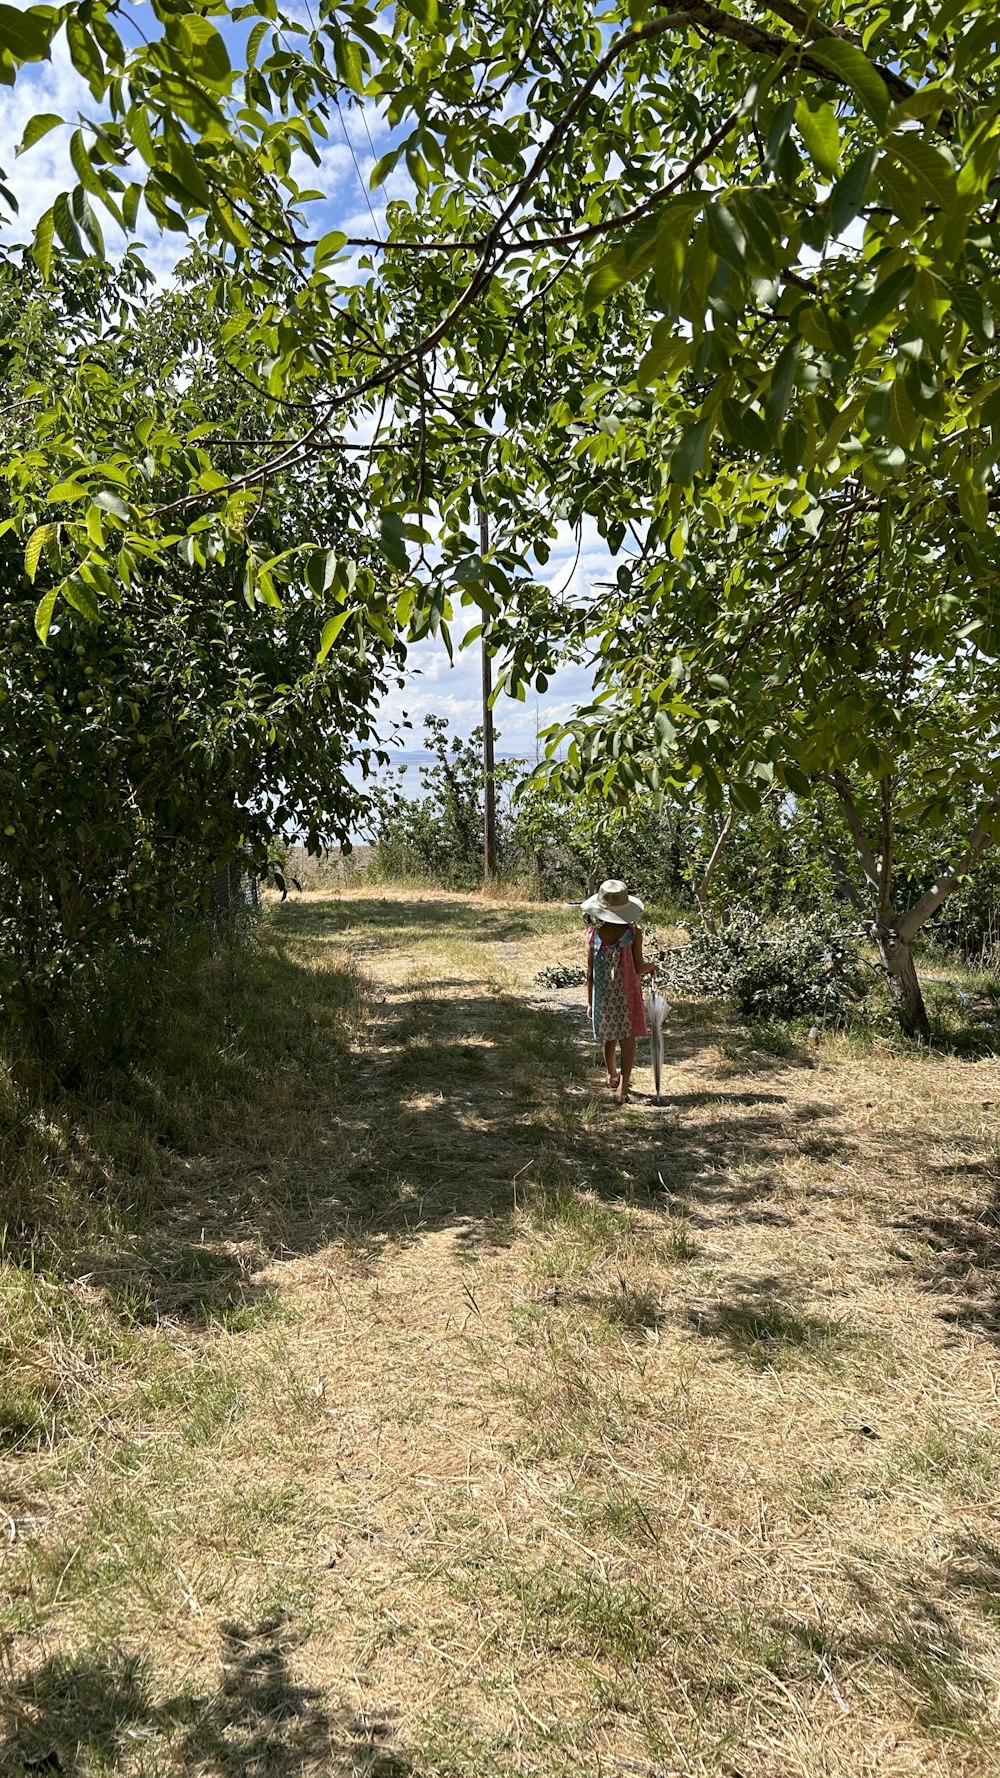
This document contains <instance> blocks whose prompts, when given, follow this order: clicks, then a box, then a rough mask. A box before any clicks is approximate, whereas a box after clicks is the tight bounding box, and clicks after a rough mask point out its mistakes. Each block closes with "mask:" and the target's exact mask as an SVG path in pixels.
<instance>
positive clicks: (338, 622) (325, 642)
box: [316, 605, 357, 666]
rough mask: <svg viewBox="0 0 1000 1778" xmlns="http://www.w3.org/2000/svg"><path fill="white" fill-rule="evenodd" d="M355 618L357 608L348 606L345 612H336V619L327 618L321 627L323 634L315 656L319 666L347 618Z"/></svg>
mask: <svg viewBox="0 0 1000 1778" xmlns="http://www.w3.org/2000/svg"><path fill="white" fill-rule="evenodd" d="M356 616H357V607H356V606H353V605H350V606H348V608H347V610H346V611H338V612H337V615H336V617H329V618H327V620H326V623H325V624H324V625H323V634H322V636H321V637H320V643H319V653H318V654H317V656H316V659H317V661H318V663H319V665H320V666H322V665H323V662H324V661H325V660H326V657H327V655H328V654H329V652H330V650H331V648H332V647H333V645H334V643H335V642H336V640H337V637H338V636H339V635H340V632H341V630H342V629H343V627H344V625H345V624H346V622H347V620H348V618H351V617H356Z"/></svg>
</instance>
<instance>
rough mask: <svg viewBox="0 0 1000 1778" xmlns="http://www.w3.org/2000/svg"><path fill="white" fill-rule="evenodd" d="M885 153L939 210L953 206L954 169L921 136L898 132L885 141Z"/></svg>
mask: <svg viewBox="0 0 1000 1778" xmlns="http://www.w3.org/2000/svg"><path fill="white" fill-rule="evenodd" d="M886 153H887V154H891V155H893V156H894V157H895V159H896V160H898V161H901V162H902V164H903V166H904V167H906V168H907V170H908V171H909V172H911V173H912V174H913V175H914V177H915V178H917V179H919V181H920V182H921V184H922V185H923V186H925V187H926V189H927V191H929V192H930V195H931V197H932V198H933V199H934V201H935V203H936V204H940V206H941V208H942V209H944V210H947V209H949V208H950V207H951V205H953V204H955V203H956V202H957V200H958V191H957V187H956V179H955V168H954V167H953V166H952V164H951V162H950V161H949V160H948V159H947V157H946V156H945V155H944V154H943V153H942V151H941V150H940V149H939V148H935V146H934V144H933V142H928V141H927V139H926V137H925V136H916V135H913V134H911V132H910V131H908V130H906V131H901V132H900V133H899V134H897V135H895V136H891V137H890V138H889V141H888V142H887V143H886Z"/></svg>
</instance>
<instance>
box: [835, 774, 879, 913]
mask: <svg viewBox="0 0 1000 1778" xmlns="http://www.w3.org/2000/svg"><path fill="white" fill-rule="evenodd" d="M830 782H831V783H832V785H833V788H834V790H835V791H836V792H837V795H838V797H839V798H840V806H841V808H842V809H843V811H844V820H845V821H846V822H847V826H848V828H849V830H850V835H851V838H852V840H853V841H854V849H855V851H856V852H857V855H858V859H859V861H860V864H861V868H862V870H863V871H864V873H865V881H866V882H867V884H868V887H869V889H870V890H871V891H872V894H873V895H874V896H875V898H876V900H877V899H878V893H879V871H878V865H877V864H876V862H875V854H874V852H873V851H872V846H871V841H870V840H869V838H868V835H867V834H866V832H865V830H864V827H863V826H862V824H861V816H860V815H859V814H858V805H857V803H856V802H855V800H854V790H853V788H852V786H851V783H850V780H849V779H848V778H847V777H846V776H845V774H844V773H843V772H841V771H836V772H834V773H833V775H832V778H831V780H830Z"/></svg>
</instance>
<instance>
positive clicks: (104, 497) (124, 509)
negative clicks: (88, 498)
mask: <svg viewBox="0 0 1000 1778" xmlns="http://www.w3.org/2000/svg"><path fill="white" fill-rule="evenodd" d="M94 505H95V506H99V507H100V509H101V511H102V512H110V513H113V515H114V517H115V518H116V519H125V520H128V519H130V518H131V517H132V514H131V512H130V510H129V508H128V506H127V505H126V504H125V501H124V500H123V499H122V497H121V495H120V494H115V493H114V492H113V491H112V489H111V488H101V489H100V491H99V493H97V494H95V495H94Z"/></svg>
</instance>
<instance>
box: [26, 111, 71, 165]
mask: <svg viewBox="0 0 1000 1778" xmlns="http://www.w3.org/2000/svg"><path fill="white" fill-rule="evenodd" d="M64 121H65V120H64V119H63V118H61V117H57V116H56V114H55V112H54V111H37V112H36V113H35V115H34V117H32V118H30V119H29V121H28V123H27V125H26V126H25V131H24V135H23V136H22V137H21V140H20V142H19V143H18V145H17V147H16V148H15V150H14V158H15V160H16V158H17V156H18V155H19V154H25V153H26V152H27V150H28V149H29V148H34V146H35V143H36V142H40V141H41V139H42V137H43V136H47V135H48V133H49V131H50V130H55V129H58V127H59V125H60V124H61V123H63V122H64Z"/></svg>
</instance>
